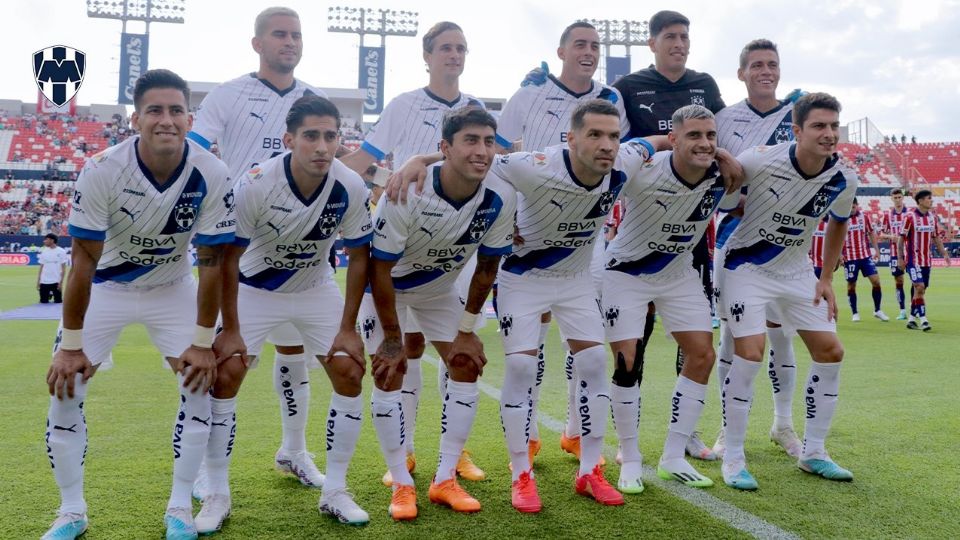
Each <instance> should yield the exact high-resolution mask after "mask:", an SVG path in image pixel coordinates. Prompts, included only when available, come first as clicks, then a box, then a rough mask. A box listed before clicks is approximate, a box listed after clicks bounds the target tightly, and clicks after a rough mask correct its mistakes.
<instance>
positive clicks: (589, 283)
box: [497, 272, 603, 354]
mask: <svg viewBox="0 0 960 540" xmlns="http://www.w3.org/2000/svg"><path fill="white" fill-rule="evenodd" d="M498 280H499V285H498V294H497V307H498V309H499V315H500V334H501V336H502V337H503V350H504V352H505V353H507V354H512V353H516V352H520V351H531V350H536V349H537V347H539V346H540V343H538V341H539V335H540V314H541V313H545V312H547V311H549V312H551V313H553V318H554V320H556V321H557V326H559V327H560V333H561V334H562V335H563V337H564V339H568V340H569V339H575V340H580V341H593V342H596V343H603V319H601V318H600V305H599V299H598V298H597V296H598V294H597V290H596V288H595V287H594V284H593V277H592V276H591V275H590V272H584V273H582V274H580V275H578V276H575V277H538V276H529V275H527V276H518V275H517V274H512V273H510V272H500V273H499V274H498Z"/></svg>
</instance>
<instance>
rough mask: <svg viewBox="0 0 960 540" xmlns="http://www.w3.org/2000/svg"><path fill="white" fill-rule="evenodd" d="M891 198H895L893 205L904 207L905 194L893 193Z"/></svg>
mask: <svg viewBox="0 0 960 540" xmlns="http://www.w3.org/2000/svg"><path fill="white" fill-rule="evenodd" d="M890 198H891V199H893V206H894V207H895V208H898V209H899V208H902V207H903V195H901V194H899V193H897V194H895V195H891V196H890Z"/></svg>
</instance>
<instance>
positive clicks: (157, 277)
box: [44, 70, 234, 538]
mask: <svg viewBox="0 0 960 540" xmlns="http://www.w3.org/2000/svg"><path fill="white" fill-rule="evenodd" d="M189 93H190V90H189V89H188V87H187V83H186V82H185V81H184V80H183V79H181V78H180V77H179V76H178V75H176V74H175V73H172V72H170V71H167V70H151V71H147V72H146V73H144V74H143V76H141V77H140V78H139V79H138V80H137V82H136V85H135V87H134V113H133V115H132V116H131V122H132V124H133V125H134V126H135V127H136V129H137V131H138V133H139V134H138V135H137V136H136V137H130V138H129V139H127V140H126V141H124V142H122V143H120V144H118V145H116V146H113V147H111V148H108V149H107V150H105V151H103V152H101V153H99V154H97V155H95V156H93V157H92V158H90V159H89V160H87V163H86V164H85V165H84V168H83V170H82V171H81V173H80V176H79V178H78V179H77V189H76V193H75V194H74V197H73V208H72V210H71V212H70V225H69V230H70V235H71V236H73V270H72V271H71V272H70V278H69V280H68V281H67V292H66V298H65V303H64V307H63V319H62V321H61V327H60V331H59V333H58V335H57V340H56V343H55V344H54V354H53V362H52V363H51V366H50V370H49V371H48V373H47V383H48V385H49V388H50V395H51V396H52V397H51V399H50V410H49V413H48V416H47V433H46V445H47V453H48V455H49V457H50V464H51V466H52V467H53V474H54V478H55V479H56V481H57V485H58V486H59V488H60V496H61V505H60V510H59V512H58V517H57V519H56V521H54V523H53V525H52V526H51V527H50V530H49V531H47V534H46V535H45V536H44V538H74V537H76V536H78V535H80V534H82V533H83V531H84V530H86V528H87V516H86V511H87V505H86V502H85V501H84V498H83V466H84V458H85V454H86V448H87V430H86V419H85V415H84V412H83V411H84V409H83V402H84V399H85V398H86V395H87V390H88V381H89V380H90V378H91V377H92V376H93V375H94V374H95V373H96V371H97V368H99V367H100V366H101V365H103V366H104V367H109V362H108V357H109V355H110V351H111V349H113V346H114V345H115V344H116V342H117V339H118V338H119V336H120V332H121V331H122V330H123V329H124V328H125V327H126V326H127V325H129V324H131V323H136V322H139V323H141V324H143V325H144V326H145V327H146V328H147V332H148V334H149V335H150V339H151V341H153V344H154V345H155V346H156V347H157V349H159V350H160V352H161V354H163V355H164V356H165V357H166V359H167V361H168V362H169V363H170V366H171V367H172V368H173V369H174V371H175V372H176V374H177V381H178V383H179V388H180V392H179V393H180V396H179V405H180V406H179V411H178V412H177V416H176V419H175V420H174V428H173V457H174V460H173V489H172V490H171V493H170V499H169V501H168V503H167V512H166V515H165V517H164V523H165V525H166V527H167V538H196V529H195V528H194V525H193V516H192V514H191V500H190V492H191V489H192V486H193V481H194V479H195V477H196V474H197V469H198V468H199V467H200V462H201V460H202V459H203V454H204V449H205V448H206V445H207V437H208V436H209V433H210V424H209V422H210V418H211V412H210V395H209V394H208V393H207V390H208V388H209V387H210V386H211V385H212V384H213V381H214V378H215V376H216V372H217V362H216V357H215V355H214V352H213V350H212V348H211V346H212V345H213V333H214V324H215V323H216V319H217V312H218V310H219V307H220V295H221V291H220V283H219V279H220V272H221V270H220V261H221V257H222V248H223V245H224V244H226V243H230V242H232V241H233V237H234V223H233V217H232V215H231V213H232V204H233V190H232V182H231V180H230V178H229V173H228V171H227V167H226V166H225V165H224V164H223V163H222V162H221V161H220V160H218V159H217V158H216V157H215V156H213V155H212V154H210V153H209V152H206V151H204V150H203V149H202V148H201V147H200V146H198V145H196V144H194V143H192V142H185V139H186V134H187V132H188V131H189V130H190V125H191V118H190V113H189V109H188V103H189V101H190V100H189ZM191 240H192V241H193V243H194V244H196V245H197V265H198V266H199V270H200V282H199V288H198V286H197V284H196V283H195V281H194V279H193V277H192V274H191V268H190V265H189V264H188V258H187V246H188V244H189V243H190V242H191ZM191 305H194V306H196V308H195V310H196V317H195V318H194V317H190V316H187V314H188V312H189V311H190V309H189V308H190V306H191Z"/></svg>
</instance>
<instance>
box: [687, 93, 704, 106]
mask: <svg viewBox="0 0 960 540" xmlns="http://www.w3.org/2000/svg"><path fill="white" fill-rule="evenodd" d="M690 104H691V105H700V106H701V107H706V106H707V101H706V100H705V99H703V96H701V95H693V96H690Z"/></svg>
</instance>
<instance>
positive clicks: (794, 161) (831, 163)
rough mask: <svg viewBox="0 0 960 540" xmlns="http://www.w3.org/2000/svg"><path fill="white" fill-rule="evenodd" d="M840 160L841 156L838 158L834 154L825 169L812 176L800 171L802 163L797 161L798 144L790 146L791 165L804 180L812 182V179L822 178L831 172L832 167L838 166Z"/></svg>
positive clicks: (824, 165)
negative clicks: (822, 175) (821, 176)
mask: <svg viewBox="0 0 960 540" xmlns="http://www.w3.org/2000/svg"><path fill="white" fill-rule="evenodd" d="M838 159H840V156H838V155H837V153H836V152H834V153H833V155H832V156H830V159H828V160H827V161H826V163H824V164H823V168H822V169H820V172H818V173H817V174H814V175H812V176H811V175H808V174H807V173H805V172H803V170H801V169H800V162H798V161H797V143H791V144H790V164H791V165H793V170H795V171H797V174H799V175H800V177H801V178H803V179H804V180H810V179H812V178H816V177H818V176H820V175H821V174H823V173H824V172H826V171H827V170H829V169H830V167H833V166H834V165H836V164H837V160H838Z"/></svg>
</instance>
